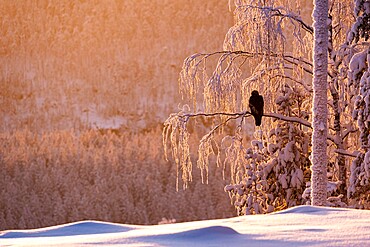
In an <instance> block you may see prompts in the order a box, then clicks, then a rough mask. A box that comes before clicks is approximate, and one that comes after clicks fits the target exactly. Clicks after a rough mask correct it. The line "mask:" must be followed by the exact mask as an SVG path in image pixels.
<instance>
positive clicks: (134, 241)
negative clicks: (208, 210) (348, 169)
mask: <svg viewBox="0 0 370 247" xmlns="http://www.w3.org/2000/svg"><path fill="white" fill-rule="evenodd" d="M93 245H99V246H190V247H194V246H284V247H286V246H370V211H365V210H355V209H339V208H319V207H312V206H299V207H295V208H290V209H287V210H284V211H281V212H278V213H273V214H268V215H251V216H243V217H236V218H230V219H219V220H207V221H196V222H186V223H177V224H166V225H155V226H137V225H123V224H113V223H107V222H99V221H81V222H75V223H71V224H65V225H59V226H53V227H47V228H41V229H34V230H12V231H3V232H0V246H93Z"/></svg>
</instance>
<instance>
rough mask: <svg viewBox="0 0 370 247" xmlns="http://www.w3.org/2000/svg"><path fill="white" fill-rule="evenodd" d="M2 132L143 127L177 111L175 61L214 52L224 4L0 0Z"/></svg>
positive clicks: (224, 22) (228, 20)
mask: <svg viewBox="0 0 370 247" xmlns="http://www.w3.org/2000/svg"><path fill="white" fill-rule="evenodd" d="M0 23H1V24H0V25H1V28H0V32H1V33H0V35H1V38H0V42H1V43H0V70H1V71H0V81H1V84H0V86H1V89H0V94H1V101H2V103H1V112H0V114H1V117H0V119H1V120H0V121H1V122H0V126H1V131H3V132H7V131H10V130H16V129H19V128H28V129H31V130H32V131H38V132H41V131H45V130H49V129H51V130H53V129H69V128H74V129H81V128H85V127H98V128H99V127H100V128H105V127H112V128H118V127H119V126H121V127H122V128H124V129H127V130H131V131H133V130H140V129H146V128H150V126H152V125H154V124H158V123H161V122H163V120H164V119H165V118H166V116H167V115H168V114H169V113H170V112H172V111H174V110H176V108H177V103H178V100H179V94H178V89H177V78H178V73H179V71H180V69H181V66H182V61H183V59H184V58H185V57H186V56H188V55H190V54H192V53H194V52H202V51H214V50H220V49H221V48H222V42H223V38H224V35H225V33H226V31H227V29H228V27H230V26H231V25H232V14H231V13H230V12H229V11H228V6H227V2H223V1H207V2H204V1H199V0H192V1H188V0H186V1H185V0H181V1H162V0H157V1H148V0H139V1H113V0H104V1H72V2H71V1H3V3H2V4H1V6H0Z"/></svg>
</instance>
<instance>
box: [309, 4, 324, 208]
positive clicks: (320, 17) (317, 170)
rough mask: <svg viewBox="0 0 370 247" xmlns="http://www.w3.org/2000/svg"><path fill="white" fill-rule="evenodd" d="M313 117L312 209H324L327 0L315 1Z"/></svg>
mask: <svg viewBox="0 0 370 247" xmlns="http://www.w3.org/2000/svg"><path fill="white" fill-rule="evenodd" d="M314 6H315V7H314V12H313V18H314V25H313V26H314V52H313V71H314V73H313V110H312V113H313V117H312V127H313V132H312V179H311V180H312V181H311V187H312V190H311V194H312V205H315V206H324V205H326V198H327V191H326V187H327V174H326V172H327V171H326V167H327V162H328V158H327V153H326V150H327V143H326V142H327V140H326V139H327V133H328V127H327V125H328V124H327V121H328V106H327V103H328V99H327V88H328V86H327V77H328V0H315V1H314Z"/></svg>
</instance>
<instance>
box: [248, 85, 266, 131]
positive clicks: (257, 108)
mask: <svg viewBox="0 0 370 247" xmlns="http://www.w3.org/2000/svg"><path fill="white" fill-rule="evenodd" d="M263 106H264V103H263V97H262V95H259V93H258V91H257V90H253V91H252V95H251V97H250V98H249V108H250V110H251V114H252V116H253V117H254V122H255V124H256V126H261V121H262V116H263Z"/></svg>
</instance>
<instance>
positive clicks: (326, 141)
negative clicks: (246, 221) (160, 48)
mask: <svg viewBox="0 0 370 247" xmlns="http://www.w3.org/2000/svg"><path fill="white" fill-rule="evenodd" d="M230 2H231V1H230ZM232 2H233V3H234V16H235V25H234V26H233V27H231V28H230V30H229V32H228V33H227V35H226V38H225V41H224V46H223V51H219V52H213V53H198V54H194V55H192V56H190V57H188V58H187V59H186V60H185V61H184V65H183V69H182V71H181V73H180V80H179V85H180V91H181V92H182V93H183V96H184V98H187V100H188V102H187V103H189V105H186V106H185V107H184V108H183V109H182V111H180V112H179V113H175V114H172V115H171V116H170V117H169V118H168V119H167V121H166V122H165V128H164V132H163V141H164V146H165V149H166V152H168V150H169V149H168V148H169V147H171V150H172V155H173V157H174V161H175V163H176V164H177V167H178V171H179V173H178V174H179V176H181V177H182V180H183V182H184V187H185V188H186V187H187V185H188V182H189V181H191V180H192V179H193V178H192V159H191V147H190V146H189V145H188V139H189V135H190V132H189V131H188V124H189V123H190V122H192V121H191V119H197V118H200V117H206V118H210V119H212V121H213V126H212V127H211V129H210V131H209V132H208V133H206V134H205V135H204V137H203V138H202V139H201V141H200V145H199V148H198V161H197V165H198V167H199V168H200V169H201V170H202V171H203V173H202V174H204V177H205V180H207V179H206V177H207V171H208V167H209V163H210V159H214V161H215V163H217V165H218V166H223V167H224V169H225V168H226V167H228V168H230V174H231V184H230V185H228V186H227V187H226V188H225V190H226V191H228V192H229V193H230V195H231V197H232V200H233V201H234V204H235V206H236V207H237V209H238V212H240V213H242V214H244V213H261V212H269V211H270V210H277V209H279V208H283V207H288V206H292V205H297V204H301V203H305V202H306V200H307V197H306V196H307V191H309V190H305V192H304V194H305V196H304V197H302V196H301V195H298V193H300V192H302V191H303V189H302V188H304V186H305V183H304V182H308V180H310V179H309V178H308V177H307V175H309V173H310V171H308V170H307V167H308V166H310V165H311V164H310V161H309V157H311V161H312V163H313V166H312V167H311V170H312V181H311V188H312V190H311V193H312V204H313V205H333V206H334V205H336V206H342V205H344V203H347V183H348V182H347V181H348V176H347V166H348V164H349V163H350V161H351V159H352V158H353V156H354V153H353V152H354V151H356V149H357V146H356V145H351V146H349V145H348V143H349V142H353V141H355V140H356V126H355V125H354V123H353V121H352V118H351V115H352V113H351V112H352V104H351V99H352V98H353V97H352V96H351V92H350V90H349V87H348V85H347V82H348V78H347V71H348V70H349V68H348V67H349V61H350V59H351V54H352V53H353V47H356V46H358V40H355V41H354V43H355V44H352V45H351V46H350V45H349V44H348V41H347V40H348V38H346V35H347V30H348V28H349V27H350V26H351V25H352V23H353V18H352V17H351V15H350V11H351V10H352V9H353V8H354V6H353V3H352V2H351V1H349V0H345V1H335V0H332V1H330V5H329V2H328V1H317V2H316V5H315V10H314V13H313V16H314V18H315V22H314V27H311V26H310V25H309V24H307V23H308V21H305V19H304V18H302V17H301V16H300V14H301V9H303V8H301V7H302V6H300V4H299V3H296V2H293V1H292V2H291V1H251V0H249V1H248V0H239V1H232ZM329 6H330V7H329ZM366 7H367V3H364V4H363V8H362V10H361V11H360V13H363V15H364V17H363V18H362V20H365V21H368V18H367V16H366V15H365V14H366V13H367V12H366V10H365V9H366ZM358 26H360V27H361V28H360V30H362V31H360V33H362V34H363V36H364V37H365V36H366V35H367V34H368V31H367V28H366V25H365V24H362V25H358ZM292 30H293V31H292ZM350 36H351V35H350ZM366 37H367V36H366ZM288 44H289V45H288ZM351 47H352V48H351ZM312 54H314V56H312ZM213 66H214V68H215V69H214V70H212V69H211V68H212V67H213ZM253 90H258V91H259V92H260V94H262V95H263V96H264V99H265V114H264V117H263V119H262V126H261V128H259V130H258V131H256V132H255V134H256V137H255V140H254V141H252V144H251V145H249V143H248V142H247V140H248V139H251V138H250V136H251V134H252V130H253V127H250V126H251V125H253V124H252V121H250V119H249V118H248V117H249V116H250V112H249V111H248V99H249V96H250V93H251V91H253ZM288 91H289V92H290V93H287V92H288ZM292 92H293V93H292ZM287 95H289V96H288V97H287ZM202 103H203V104H202ZM312 110H313V112H312ZM331 116H333V117H331ZM311 123H312V125H311ZM230 124H231V125H233V124H234V126H235V129H234V134H229V133H228V134H224V133H223V132H222V131H223V130H224V129H225V128H226V126H228V125H230ZM311 131H312V132H311ZM265 133H279V134H276V135H275V136H276V138H277V139H272V137H273V135H269V134H265ZM283 133H285V134H283ZM225 136H226V137H225ZM302 138H303V139H304V140H309V139H310V138H312V140H311V144H312V145H309V144H308V145H306V144H305V145H303V143H305V142H302ZM277 140H278V141H277ZM226 143H227V144H226ZM276 143H279V145H276ZM274 145H275V146H274ZM251 146H252V147H251ZM303 146H305V148H303ZM272 147H274V148H276V150H274V152H272V150H273V148H272ZM287 150H290V151H287ZM293 153H294V155H292V157H294V158H293V160H290V159H287V157H289V155H288V156H287V155H285V154H293ZM213 157H214V158H213ZM296 157H298V158H297V160H296V159H295V158H296ZM274 159H275V161H273V160H274ZM287 161H288V162H287ZM271 164H273V168H271V167H270V168H271V169H270V168H268V167H269V166H270V165H271ZM328 164H330V166H328ZM292 166H293V168H292ZM278 167H279V168H278ZM272 171H273V172H272ZM302 173H303V174H304V176H303V177H304V178H305V179H304V181H303V180H302V179H298V180H299V183H298V184H299V185H297V183H296V182H297V180H296V179H297V177H299V178H301V175H299V176H297V175H294V174H302ZM272 174H273V175H272ZM328 177H329V180H330V181H329V180H328ZM283 178H284V179H283ZM306 178H307V179H306ZM269 179H270V180H269ZM284 181H285V182H284ZM270 182H271V183H270ZM269 183H270V184H269ZM272 184H273V185H272ZM272 187H273V188H274V189H275V190H274V189H273V192H271V188H272ZM291 188H294V189H293V190H291ZM274 193H275V194H274ZM279 193H280V198H279V199H280V200H281V203H280V204H279V203H276V201H275V198H278V196H277V195H279ZM290 193H291V194H290ZM273 194H274V195H273ZM287 194H289V195H292V194H296V195H295V196H287ZM328 196H330V198H328V199H327V197H328ZM282 205H283V206H282Z"/></svg>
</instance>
